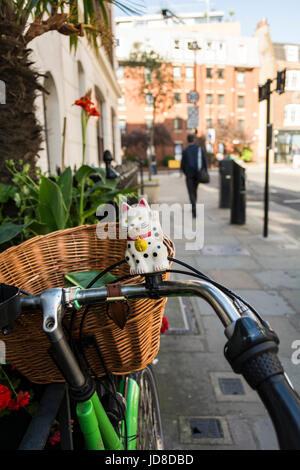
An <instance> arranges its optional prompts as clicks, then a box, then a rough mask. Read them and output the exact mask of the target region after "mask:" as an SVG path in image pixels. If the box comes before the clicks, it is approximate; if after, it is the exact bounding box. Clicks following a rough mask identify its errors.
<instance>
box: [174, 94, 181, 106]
mask: <svg viewBox="0 0 300 470" xmlns="http://www.w3.org/2000/svg"><path fill="white" fill-rule="evenodd" d="M178 103H181V94H180V93H174V104H178Z"/></svg>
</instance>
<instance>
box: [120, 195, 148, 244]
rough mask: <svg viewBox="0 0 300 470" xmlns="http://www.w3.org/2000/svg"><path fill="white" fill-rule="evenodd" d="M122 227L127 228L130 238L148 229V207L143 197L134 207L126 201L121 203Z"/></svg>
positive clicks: (142, 233)
mask: <svg viewBox="0 0 300 470" xmlns="http://www.w3.org/2000/svg"><path fill="white" fill-rule="evenodd" d="M121 224H122V229H123V230H127V233H128V236H129V237H130V238H137V237H138V236H140V235H144V234H145V233H147V232H149V231H150V208H149V206H148V204H147V201H146V200H145V199H141V201H140V202H139V204H138V205H137V206H136V207H131V206H129V205H128V204H126V203H123V205H122V218H121Z"/></svg>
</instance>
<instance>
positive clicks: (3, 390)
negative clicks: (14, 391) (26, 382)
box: [0, 384, 11, 411]
mask: <svg viewBox="0 0 300 470" xmlns="http://www.w3.org/2000/svg"><path fill="white" fill-rule="evenodd" d="M10 400H11V394H10V391H9V389H8V388H7V387H5V385H2V384H0V411H3V410H5V408H6V407H7V406H8V404H9V402H10Z"/></svg>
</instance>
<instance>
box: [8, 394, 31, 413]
mask: <svg viewBox="0 0 300 470" xmlns="http://www.w3.org/2000/svg"><path fill="white" fill-rule="evenodd" d="M29 400H30V395H29V393H28V392H23V391H22V390H20V391H19V393H18V396H17V398H15V399H14V400H10V402H9V404H8V408H9V409H11V410H18V409H19V408H23V407H24V406H27V405H28V403H29Z"/></svg>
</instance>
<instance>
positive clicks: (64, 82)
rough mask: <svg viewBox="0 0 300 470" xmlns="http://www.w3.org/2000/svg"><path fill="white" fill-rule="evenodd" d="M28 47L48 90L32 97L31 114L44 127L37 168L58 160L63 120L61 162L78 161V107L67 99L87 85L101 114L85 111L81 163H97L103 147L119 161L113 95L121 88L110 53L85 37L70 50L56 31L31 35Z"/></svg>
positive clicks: (81, 92)
mask: <svg viewBox="0 0 300 470" xmlns="http://www.w3.org/2000/svg"><path fill="white" fill-rule="evenodd" d="M30 47H31V49H32V50H33V53H32V58H33V61H34V62H35V67H36V69H37V70H38V71H39V72H40V73H42V74H44V75H45V78H44V80H43V84H44V86H45V88H46V89H47V90H48V92H49V94H48V95H47V94H45V95H44V96H39V97H38V98H37V100H36V105H37V117H38V119H39V120H40V122H41V123H42V125H43V126H44V129H45V136H44V137H45V139H44V141H45V145H44V149H42V150H41V151H40V153H39V155H40V160H39V166H40V167H41V168H42V170H43V171H49V170H50V171H54V170H55V168H56V167H57V166H58V167H62V165H63V162H62V146H63V138H62V134H63V128H64V120H65V122H66V134H65V157H64V165H65V166H69V165H70V166H71V167H74V166H76V167H77V168H78V167H79V166H80V165H81V161H82V132H81V108H80V107H78V106H73V103H74V102H75V100H77V99H79V98H80V97H81V96H83V95H84V94H85V93H86V92H87V91H88V90H89V89H91V90H92V97H91V99H92V101H94V102H95V103H96V106H97V108H98V109H99V111H100V114H101V116H100V118H96V117H91V118H90V120H89V123H88V130H87V138H86V140H87V148H86V163H88V164H92V165H97V166H99V165H101V162H102V161H103V160H102V156H103V151H104V150H110V151H111V153H112V154H113V156H114V158H115V161H116V162H118V163H119V162H120V161H121V143H120V130H119V123H118V99H119V98H120V96H121V92H120V88H119V86H118V83H117V80H116V76H115V71H114V68H115V67H114V65H115V59H114V57H111V58H110V57H109V56H108V54H107V53H106V52H105V50H104V48H103V47H100V49H99V52H98V53H96V52H95V51H94V49H93V48H92V47H91V46H90V45H89V44H88V42H87V40H86V39H85V38H79V40H78V48H77V51H76V53H75V52H74V51H72V52H71V51H70V47H69V38H68V37H67V36H63V35H61V34H59V33H58V32H56V31H54V32H48V33H45V34H44V35H42V36H40V37H37V38H35V39H34V40H33V41H32V42H31V43H30ZM64 118H66V119H64Z"/></svg>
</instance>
